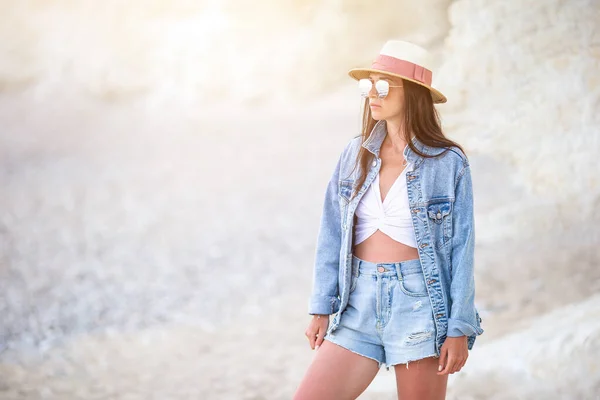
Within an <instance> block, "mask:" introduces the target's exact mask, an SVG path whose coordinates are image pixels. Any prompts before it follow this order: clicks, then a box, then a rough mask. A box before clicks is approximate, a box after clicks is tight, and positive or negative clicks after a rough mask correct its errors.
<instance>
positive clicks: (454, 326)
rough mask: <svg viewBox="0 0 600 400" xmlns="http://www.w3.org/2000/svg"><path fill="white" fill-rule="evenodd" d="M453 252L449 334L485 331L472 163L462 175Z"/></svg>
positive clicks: (457, 201) (454, 227)
mask: <svg viewBox="0 0 600 400" xmlns="http://www.w3.org/2000/svg"><path fill="white" fill-rule="evenodd" d="M452 214H453V215H452V250H451V251H452V253H451V279H452V281H451V283H450V299H451V303H452V304H451V308H450V317H449V318H448V333H447V336H448V337H459V336H474V335H480V334H482V333H483V329H481V328H480V327H479V326H478V323H477V322H478V321H477V311H476V309H475V277H474V252H475V220H474V215H473V214H474V213H473V186H472V181H471V168H470V166H469V164H466V165H464V166H463V168H462V170H461V172H460V173H459V174H458V179H457V182H456V188H455V200H454V211H453V213H452Z"/></svg>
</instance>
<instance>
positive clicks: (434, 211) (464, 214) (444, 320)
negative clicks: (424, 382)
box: [309, 120, 483, 356]
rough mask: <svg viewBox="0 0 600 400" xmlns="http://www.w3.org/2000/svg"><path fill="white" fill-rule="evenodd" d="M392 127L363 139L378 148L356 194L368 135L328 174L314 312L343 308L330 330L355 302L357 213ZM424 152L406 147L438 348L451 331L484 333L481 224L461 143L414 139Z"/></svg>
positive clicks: (355, 142)
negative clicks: (478, 245) (478, 299)
mask: <svg viewBox="0 0 600 400" xmlns="http://www.w3.org/2000/svg"><path fill="white" fill-rule="evenodd" d="M386 134H387V130H386V123H385V121H384V120H381V121H379V122H377V123H376V124H375V127H374V128H373V131H372V132H371V135H370V136H369V138H368V139H367V140H366V141H365V143H363V144H362V146H363V147H365V148H366V149H367V150H369V151H370V152H371V153H373V154H374V159H373V162H372V164H370V167H369V171H368V172H367V177H366V179H365V182H364V184H363V185H362V186H361V188H360V190H359V191H358V194H357V196H356V197H355V198H353V199H350V198H351V195H352V192H353V190H354V187H355V186H356V181H357V180H358V172H359V171H358V168H357V169H356V170H355V171H352V169H353V167H354V163H355V160H356V157H357V154H358V151H359V149H360V146H361V137H360V136H358V137H355V138H353V139H352V140H350V142H349V143H348V144H347V145H346V147H345V149H344V150H343V151H342V154H341V155H340V157H339V159H338V162H337V165H336V167H335V170H334V171H333V174H332V176H331V179H330V180H329V184H328V185H327V189H326V193H325V201H324V204H323V210H322V214H321V223H320V228H319V233H318V236H317V245H316V255H315V265H314V270H313V286H312V293H311V296H310V301H309V314H328V315H329V314H334V313H335V314H336V315H335V317H334V318H333V320H332V322H331V324H330V326H329V329H328V332H332V331H334V330H335V329H336V328H337V327H338V325H339V321H340V316H341V314H342V312H343V311H344V309H345V307H346V305H347V304H348V297H349V289H350V283H351V268H352V247H353V243H352V240H353V228H354V213H355V210H356V207H357V206H358V203H359V202H360V200H361V198H362V195H363V194H364V193H365V191H366V190H367V188H368V187H369V185H370V184H371V182H373V179H374V178H375V176H376V175H377V174H378V173H379V169H380V168H381V159H380V158H379V150H380V148H381V144H382V143H383V140H384V138H385V136H386ZM413 144H414V145H415V147H417V148H418V149H419V150H420V151H421V152H422V153H424V154H427V155H434V154H440V153H443V152H444V151H445V154H443V155H441V156H439V157H435V158H425V157H421V156H419V155H418V154H417V153H415V152H414V151H412V150H411V149H410V147H407V148H406V150H405V155H406V158H407V160H408V161H409V162H410V163H412V164H413V169H412V171H409V172H407V174H406V184H407V188H408V200H409V206H410V210H411V215H412V222H413V227H414V230H415V236H416V239H417V250H418V252H419V259H420V260H421V265H422V268H423V274H424V277H425V282H426V287H427V291H428V294H429V299H430V300H431V304H432V306H433V313H434V321H435V326H436V352H437V355H438V356H439V354H440V349H441V346H442V344H443V343H444V341H445V339H446V337H457V336H463V335H466V336H467V337H468V338H467V344H468V349H469V350H471V349H472V348H473V344H474V342H475V338H476V336H477V335H481V334H482V333H483V329H482V328H481V322H482V319H481V318H480V316H479V312H478V310H477V309H476V307H475V303H474V300H475V279H474V271H473V262H474V247H475V231H474V217H473V189H472V182H471V171H470V166H469V162H468V159H467V157H466V156H465V155H464V154H463V153H462V152H461V151H460V150H459V149H458V148H456V147H451V148H434V147H429V146H426V145H424V144H423V143H421V142H420V141H419V140H417V138H416V137H415V138H413Z"/></svg>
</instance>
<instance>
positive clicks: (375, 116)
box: [371, 109, 383, 121]
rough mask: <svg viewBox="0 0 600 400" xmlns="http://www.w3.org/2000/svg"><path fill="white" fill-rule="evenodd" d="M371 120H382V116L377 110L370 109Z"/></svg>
mask: <svg viewBox="0 0 600 400" xmlns="http://www.w3.org/2000/svg"><path fill="white" fill-rule="evenodd" d="M371 118H373V119H374V120H375V121H380V120H382V119H383V116H382V115H381V112H380V111H379V110H377V109H371Z"/></svg>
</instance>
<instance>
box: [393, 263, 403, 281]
mask: <svg viewBox="0 0 600 400" xmlns="http://www.w3.org/2000/svg"><path fill="white" fill-rule="evenodd" d="M394 267H395V268H396V275H398V280H401V279H402V262H397V263H394Z"/></svg>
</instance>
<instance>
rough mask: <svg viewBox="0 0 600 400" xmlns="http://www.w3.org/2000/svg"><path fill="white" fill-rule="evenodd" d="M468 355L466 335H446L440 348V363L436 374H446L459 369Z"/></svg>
mask: <svg viewBox="0 0 600 400" xmlns="http://www.w3.org/2000/svg"><path fill="white" fill-rule="evenodd" d="M468 357H469V348H468V346H467V336H458V337H446V340H445V341H444V344H443V345H442V348H441V350H440V365H439V367H438V371H440V372H438V373H437V374H438V375H447V374H453V373H455V372H458V371H460V369H461V368H462V367H463V366H464V365H465V363H466V362H467V358H468ZM444 367H445V368H444Z"/></svg>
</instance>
